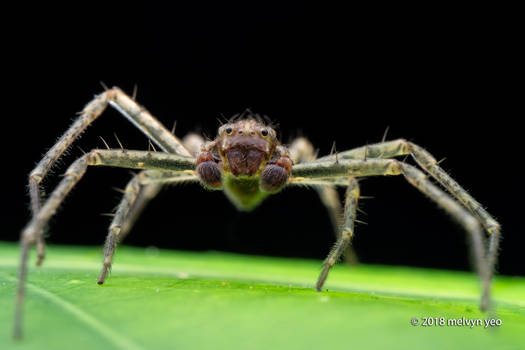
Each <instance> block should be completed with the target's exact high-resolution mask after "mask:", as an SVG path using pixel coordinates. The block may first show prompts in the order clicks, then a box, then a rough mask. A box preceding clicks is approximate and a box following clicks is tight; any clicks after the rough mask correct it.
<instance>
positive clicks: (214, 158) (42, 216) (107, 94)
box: [14, 87, 500, 338]
mask: <svg viewBox="0 0 525 350" xmlns="http://www.w3.org/2000/svg"><path fill="white" fill-rule="evenodd" d="M108 104H109V105H111V106H112V107H114V108H115V109H117V110H118V111H119V112H120V113H122V115H123V116H124V117H126V118H127V119H128V120H129V121H130V122H132V123H133V124H134V125H135V126H136V127H137V128H138V129H140V130H141V131H142V132H143V133H144V134H145V135H146V136H147V137H148V138H149V140H151V141H153V143H155V144H156V145H157V146H158V147H160V149H161V150H162V151H161V152H157V151H156V150H155V148H154V147H153V151H151V150H149V151H133V150H126V149H124V148H123V147H122V145H121V149H109V147H107V148H108V149H94V150H92V151H90V152H89V153H86V154H84V155H83V156H82V157H80V158H78V159H77V160H76V161H75V162H74V163H73V164H72V165H71V166H70V167H69V168H68V169H67V171H66V172H65V174H64V177H63V179H62V180H61V181H60V183H59V184H58V185H57V187H56V188H55V189H54V191H53V192H52V193H51V194H50V195H49V197H48V198H47V199H46V200H45V202H44V203H42V201H41V195H40V194H41V189H40V184H41V182H42V180H43V179H44V177H45V176H46V174H47V173H48V172H49V170H50V168H51V167H52V165H53V163H55V162H56V161H57V159H58V158H59V157H60V156H61V155H62V154H63V153H64V151H65V150H66V149H67V148H68V147H69V146H70V145H71V144H72V143H73V142H74V141H75V139H76V138H78V137H79V135H80V134H81V133H82V132H83V131H84V129H85V128H86V127H87V126H88V125H89V124H91V123H92V122H93V121H94V120H95V119H96V118H97V117H98V116H99V115H100V114H101V113H102V112H103V111H104V109H105V108H106V107H107V105H108ZM151 141H150V142H151ZM119 143H120V142H119ZM152 146H153V145H152ZM405 155H411V156H412V157H413V159H414V160H415V162H416V163H417V165H419V167H420V168H418V167H416V166H413V165H410V164H407V163H405V162H402V161H399V160H397V159H395V157H397V156H405ZM89 166H110V167H120V168H130V169H140V170H142V171H141V172H139V173H138V174H136V175H134V177H133V178H132V179H131V180H130V181H129V183H128V185H127V186H126V188H125V191H124V195H123V198H122V201H121V202H120V204H119V206H118V209H117V211H116V213H115V215H114V217H113V220H112V222H111V225H110V227H109V233H108V235H107V239H106V243H105V247H104V261H103V265H102V269H101V272H100V276H99V278H98V281H97V283H98V284H103V283H104V281H105V279H106V275H107V272H108V270H109V269H110V267H111V261H112V258H113V254H114V253H115V248H116V246H117V244H118V243H119V242H120V241H122V239H123V238H124V237H125V236H126V234H127V233H128V232H129V231H130V229H131V227H132V225H133V223H134V221H135V220H136V218H137V216H138V215H139V214H140V212H141V210H142V209H143V208H144V207H145V205H146V204H147V203H148V202H149V201H150V200H151V199H152V198H153V197H155V195H156V194H157V193H158V192H159V190H160V188H161V186H162V185H163V184H174V183H181V182H188V181H190V182H199V183H201V184H202V185H203V186H204V187H205V188H207V189H210V190H222V191H223V192H224V194H225V195H226V196H227V197H228V199H229V200H230V201H231V202H232V203H233V204H234V205H235V206H236V207H237V208H238V209H239V210H242V211H250V210H252V209H254V208H255V207H256V206H258V205H259V204H260V203H261V202H262V201H263V200H264V199H265V198H266V197H268V196H270V195H272V194H276V193H278V192H279V191H281V190H282V189H283V188H284V187H286V186H296V185H310V186H313V187H314V188H315V189H316V190H317V191H318V193H319V195H320V197H321V200H322V202H323V203H324V204H325V205H326V206H327V207H328V209H329V212H330V213H331V218H332V222H333V223H334V225H336V226H337V227H338V228H339V232H338V238H337V241H336V243H335V245H334V246H333V248H332V250H331V251H330V253H329V254H328V256H327V258H326V260H325V261H324V262H323V268H322V271H321V273H320V276H319V278H318V280H317V283H316V286H315V288H316V289H317V291H321V289H322V287H323V285H324V283H325V281H326V278H327V276H328V273H329V271H330V268H331V267H332V266H334V264H335V263H336V262H337V261H338V259H339V258H340V257H341V255H342V254H343V252H344V251H345V249H346V248H347V247H348V246H349V243H350V240H351V238H352V236H353V235H354V222H355V221H356V210H357V203H358V199H359V186H358V183H357V181H356V178H358V177H365V176H385V175H402V176H404V178H405V179H406V180H407V181H408V182H409V183H410V184H411V185H413V186H414V187H416V188H417V189H418V190H420V191H421V192H423V193H424V194H425V195H427V196H428V197H429V198H430V199H431V200H433V201H434V202H436V203H437V204H438V205H439V206H440V207H441V208H442V209H444V210H445V211H446V212H448V213H449V214H450V215H451V216H452V217H453V218H454V219H455V220H456V221H457V222H459V224H461V225H462V226H463V228H464V229H465V230H466V231H467V233H468V234H469V236H470V238H471V242H472V244H471V249H472V252H473V257H474V265H475V268H476V270H477V273H478V275H479V279H480V285H481V300H480V309H481V310H482V311H485V310H487V309H488V308H489V305H490V286H491V280H492V276H493V271H494V265H495V263H496V257H497V251H498V244H499V238H500V225H499V224H498V223H497V222H496V220H494V219H493V218H492V216H491V215H490V214H489V213H488V212H487V211H486V210H485V209H484V208H483V207H482V206H481V205H480V204H479V203H478V202H477V201H476V200H474V198H472V197H471V196H470V195H469V194H468V193H467V192H466V191H465V190H464V189H463V188H462V187H461V186H460V185H459V184H458V183H457V182H456V181H454V180H453V179H452V178H451V177H450V176H449V175H448V174H447V173H446V172H445V171H443V170H442V169H441V167H440V166H439V165H438V162H437V161H436V160H435V159H434V157H433V156H432V155H431V154H430V153H428V152H427V151H426V150H424V149H423V148H422V147H420V146H418V145H416V144H414V143H412V142H409V141H406V140H404V139H398V140H394V141H387V142H385V141H383V142H380V143H377V144H371V145H367V146H363V147H358V148H355V149H352V150H348V151H344V152H340V153H336V154H331V155H327V156H324V157H320V158H317V157H316V154H315V152H314V148H313V146H312V144H311V143H310V142H309V141H308V140H307V139H305V138H298V139H296V140H295V141H293V142H292V143H291V144H290V146H289V147H285V146H284V145H282V144H280V142H279V141H278V139H277V135H276V132H275V130H274V129H273V128H272V127H271V126H270V125H265V123H264V122H263V121H262V119H261V118H260V117H258V116H257V115H254V114H251V113H244V114H242V115H240V116H238V117H237V118H234V119H232V120H230V122H228V123H226V124H223V125H222V126H220V127H219V129H218V133H217V136H216V138H215V139H214V140H212V141H207V142H205V141H204V140H203V138H202V137H200V136H198V135H196V134H190V135H188V136H186V137H185V138H183V139H182V140H180V139H178V138H177V137H176V136H175V135H174V134H173V133H172V132H170V131H169V130H167V129H166V128H165V127H164V126H163V125H162V124H161V123H160V122H159V121H157V120H156V119H155V118H154V117H153V116H152V115H151V114H149V113H148V112H147V111H146V110H145V109H144V108H143V107H141V106H140V105H138V104H137V103H136V102H135V99H134V98H131V97H129V96H128V95H126V94H125V93H124V92H123V91H122V90H120V89H119V88H116V87H115V88H112V89H106V90H105V91H104V92H103V93H101V94H100V95H97V96H96V97H95V98H94V99H93V100H92V101H90V102H89V103H88V104H87V105H86V106H85V107H84V109H83V111H82V112H81V113H80V115H79V117H78V118H77V119H76V120H75V121H74V123H73V125H71V126H70V128H69V129H68V130H67V131H66V133H65V134H63V135H62V137H61V138H60V139H59V141H58V142H57V143H56V144H55V145H54V146H53V147H52V148H51V149H50V150H49V151H48V152H47V153H46V154H45V156H44V158H43V159H42V160H41V161H40V162H39V163H38V165H37V166H36V167H35V169H34V170H33V171H32V172H31V173H30V175H29V189H30V197H31V209H32V214H33V217H32V219H31V221H30V222H29V223H28V224H27V226H25V228H24V229H23V230H22V233H21V240H20V245H21V260H20V269H19V285H18V290H17V299H16V311H15V328H14V335H15V337H17V338H20V337H21V334H22V306H23V299H24V284H25V279H26V270H27V258H28V253H29V249H30V247H31V246H32V245H33V244H36V249H37V255H38V259H37V265H40V264H41V263H42V260H43V259H44V253H45V246H44V240H43V230H44V228H45V226H46V224H47V223H48V221H49V220H50V218H51V217H52V216H53V214H54V213H55V211H56V210H57V208H58V207H59V205H60V204H61V203H62V201H63V200H64V198H65V197H66V196H67V194H68V193H69V192H70V191H71V189H72V188H73V187H74V186H75V185H76V184H77V183H78V181H79V180H80V179H81V178H82V176H83V175H84V174H85V172H86V170H87V168H88V167H89ZM428 175H429V176H430V177H432V178H433V179H434V180H436V181H437V182H438V183H439V184H440V185H441V186H442V187H443V188H444V189H445V190H446V191H445V190H443V189H441V188H440V187H438V186H437V185H435V184H434V183H433V182H432V181H430V180H429V178H428V177H427V176H428ZM338 186H342V187H346V192H345V200H344V210H342V209H343V208H341V204H340V203H339V200H338V195H337V191H336V190H335V188H336V187H338ZM447 192H448V193H447ZM339 210H341V212H342V214H343V215H342V217H341V218H340V220H339V215H338V211H339ZM483 229H484V230H485V231H486V232H487V233H488V235H489V237H490V241H489V243H488V246H487V244H486V243H485V235H484V231H483Z"/></svg>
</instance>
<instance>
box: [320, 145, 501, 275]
mask: <svg viewBox="0 0 525 350" xmlns="http://www.w3.org/2000/svg"><path fill="white" fill-rule="evenodd" d="M403 155H412V157H413V158H414V160H415V161H416V163H417V164H418V165H419V166H421V168H423V169H424V170H425V171H426V172H427V173H428V174H430V175H431V176H432V177H433V178H434V179H436V180H437V181H438V182H439V183H440V184H441V185H442V186H443V187H444V188H445V189H446V190H447V191H448V192H449V193H451V194H452V195H453V196H454V197H455V198H456V199H457V200H458V201H459V202H461V203H462V204H463V205H464V206H465V208H467V209H468V210H469V211H470V212H471V213H472V214H473V215H474V216H476V217H477V218H478V219H479V220H480V222H481V224H482V225H483V227H484V228H485V230H486V231H487V232H488V233H489V235H490V242H489V248H488V269H489V276H490V278H492V275H493V273H494V267H495V265H496V260H497V255H498V247H499V242H500V239H501V227H500V224H499V223H498V222H497V221H496V220H495V219H494V218H493V217H492V216H491V215H490V214H489V213H488V212H487V211H486V210H485V208H483V206H482V205H481V204H480V203H479V202H477V201H476V200H475V199H474V198H473V197H472V196H471V195H470V194H469V193H468V192H467V191H466V190H465V189H463V188H462V187H461V186H460V185H459V184H458V183H457V182H456V181H455V180H454V179H452V177H450V175H448V174H447V173H446V172H445V171H444V170H443V169H442V168H441V167H440V166H439V162H438V161H437V160H436V159H435V158H434V157H433V156H432V155H431V154H430V153H429V152H428V151H426V150H425V149H423V148H422V147H421V146H418V145H416V144H415V143H412V142H409V141H407V140H404V139H398V140H393V141H388V142H381V143H377V144H372V145H367V146H363V147H359V148H355V149H352V150H349V151H345V152H341V153H339V154H338V158H339V159H367V158H392V157H397V156H403ZM328 160H332V161H334V160H335V156H333V155H331V156H326V157H322V158H319V159H317V161H328Z"/></svg>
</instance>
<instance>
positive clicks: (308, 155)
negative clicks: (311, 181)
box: [288, 137, 359, 265]
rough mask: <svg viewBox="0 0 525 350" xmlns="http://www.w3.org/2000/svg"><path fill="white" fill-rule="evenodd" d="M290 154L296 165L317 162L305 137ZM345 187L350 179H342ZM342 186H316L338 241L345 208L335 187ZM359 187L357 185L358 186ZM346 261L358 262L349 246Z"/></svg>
mask: <svg viewBox="0 0 525 350" xmlns="http://www.w3.org/2000/svg"><path fill="white" fill-rule="evenodd" d="M288 150H289V152H290V158H291V159H292V161H293V163H294V164H300V163H305V162H310V161H313V160H315V158H316V154H315V150H314V147H313V145H312V143H311V142H310V141H308V139H306V138H304V137H299V138H297V139H295V140H294V141H293V142H292V144H291V145H290V147H289V148H288ZM342 180H343V183H342V185H343V186H347V185H348V179H342ZM337 185H341V184H318V185H314V186H313V187H314V189H315V190H316V192H317V194H318V195H319V199H320V200H321V203H323V205H324V206H325V208H326V210H327V211H328V215H329V217H330V222H331V223H332V229H333V232H334V234H335V236H336V239H339V238H340V230H341V226H342V225H343V208H342V205H341V199H340V198H339V194H338V193H337V190H336V189H335V186H337ZM356 186H357V184H356ZM343 254H344V260H345V261H346V262H347V263H349V264H350V265H355V264H357V262H358V260H359V259H358V258H357V254H356V253H355V251H354V249H353V248H352V246H350V245H347V246H346V249H345V250H344V253H343Z"/></svg>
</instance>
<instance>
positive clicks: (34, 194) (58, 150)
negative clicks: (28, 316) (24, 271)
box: [29, 87, 191, 265]
mask: <svg viewBox="0 0 525 350" xmlns="http://www.w3.org/2000/svg"><path fill="white" fill-rule="evenodd" d="M108 104H110V105H111V106H112V107H114V108H115V109H117V110H118V111H119V112H120V113H122V115H123V116H125V117H126V118H127V119H128V120H129V121H130V122H132V123H133V124H134V125H135V126H136V127H137V128H138V129H139V130H141V131H142V132H143V133H144V134H145V135H146V136H148V137H149V138H150V139H151V140H153V142H155V143H156V144H157V145H158V146H159V147H160V148H161V149H162V150H164V151H165V152H170V153H176V154H180V155H184V156H190V155H191V154H190V152H189V151H188V150H187V149H186V148H185V147H184V146H183V144H182V142H181V141H180V140H179V139H178V138H177V137H175V136H174V135H173V134H172V133H170V132H169V131H168V130H167V129H166V128H165V127H164V126H163V125H162V124H161V123H160V122H159V121H158V120H157V119H155V118H154V117H153V116H152V115H151V114H149V113H148V111H146V110H145V109H144V108H143V107H141V106H140V105H138V104H137V103H136V102H135V101H134V100H133V99H132V98H131V97H129V96H128V95H126V94H125V93H124V92H123V91H122V90H120V89H119V88H116V87H115V88H112V89H110V90H107V91H105V92H103V93H101V94H100V95H98V96H96V97H95V98H94V99H93V100H92V101H91V102H89V103H88V104H87V105H86V106H85V107H84V109H83V110H82V112H81V113H80V115H79V116H78V117H77V118H76V120H75V121H74V122H73V124H72V125H71V126H70V127H69V129H68V130H67V131H66V132H65V133H64V134H63V135H62V137H60V139H59V140H58V142H57V143H56V144H55V145H54V146H53V147H51V149H50V150H49V151H47V153H46V154H45V156H44V157H43V158H42V160H40V162H39V163H38V164H37V166H36V167H35V168H34V169H33V170H32V171H31V173H30V174H29V193H30V197H31V212H32V215H33V216H36V215H37V213H38V212H39V211H40V208H41V206H42V205H41V188H40V184H41V182H42V181H43V179H44V178H45V176H46V175H47V173H48V172H49V170H50V169H51V167H52V166H53V164H54V163H55V162H56V161H57V160H58V159H59V158H60V157H61V156H62V154H63V153H64V152H65V151H66V150H67V149H68V148H69V147H70V146H71V144H72V143H73V142H74V141H75V140H76V139H77V138H78V137H79V136H80V135H81V134H82V132H83V131H84V130H85V129H86V128H87V127H88V126H89V125H90V124H91V123H92V122H93V121H95V119H97V118H98V117H99V116H100V115H101V114H102V112H104V110H105V109H106V107H107V105H108ZM42 236H43V234H42V232H41V233H40V234H38V235H37V239H36V243H37V254H38V260H37V265H40V264H41V263H42V260H43V259H44V255H45V244H44V239H43V237H42Z"/></svg>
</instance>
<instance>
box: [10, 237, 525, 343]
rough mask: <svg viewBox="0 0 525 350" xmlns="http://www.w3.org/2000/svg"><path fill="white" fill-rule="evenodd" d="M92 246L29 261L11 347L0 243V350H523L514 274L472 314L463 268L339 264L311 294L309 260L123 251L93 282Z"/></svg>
mask: <svg viewBox="0 0 525 350" xmlns="http://www.w3.org/2000/svg"><path fill="white" fill-rule="evenodd" d="M100 250H101V249H100V248H98V247H97V248H93V247H71V246H51V247H49V249H48V254H47V258H46V261H45V262H44V266H43V267H41V268H36V267H32V266H33V263H34V261H32V263H31V268H30V272H29V275H28V282H29V283H28V288H27V293H26V295H27V303H26V307H25V314H24V316H25V318H24V330H25V337H24V339H23V341H21V342H14V341H12V340H11V339H10V333H11V331H12V315H13V301H14V295H15V286H16V271H17V263H18V247H17V246H16V245H15V244H12V243H0V310H1V311H0V348H1V349H20V350H22V349H54V350H60V349H68V350H69V349H97V350H101V349H132V350H140V349H214V350H215V349H314V348H316V349H329V348H333V349H335V348H337V349H360V348H366V349H370V348H372V349H375V348H377V349H379V348H381V349H426V350H428V349H445V348H462V349H477V350H479V349H489V348H497V349H525V278H523V277H507V276H497V277H496V279H495V283H494V287H493V294H494V297H495V302H496V305H497V307H496V311H495V314H483V313H481V312H479V310H478V298H479V287H478V281H477V277H476V276H475V275H474V274H473V273H469V272H457V271H441V270H431V269H420V268H407V267H391V266H378V265H359V266H355V267H348V266H346V265H345V264H339V265H338V266H336V267H335V268H334V269H333V272H332V273H331V274H330V276H329V278H328V281H327V283H326V285H325V287H326V289H327V291H324V292H322V293H318V292H316V291H315V290H314V289H313V285H314V283H315V281H316V278H317V275H318V273H319V271H320V265H321V262H320V261H315V260H305V259H289V258H273V257H272V258H270V257H260V256H245V255H237V254H230V253H220V252H204V253H195V252H182V251H168V250H157V249H153V248H149V249H140V248H131V247H125V246H124V247H120V248H119V249H118V251H117V253H116V256H115V261H114V267H113V271H112V274H111V276H110V277H109V278H108V280H107V281H106V284H104V285H103V286H99V285H97V284H96V279H97V277H98V272H99V269H100V266H101V255H100ZM414 317H417V318H418V319H419V321H420V325H419V326H412V325H411V319H412V318H414ZM425 317H426V318H432V319H433V323H439V321H440V318H443V320H444V322H445V324H446V325H443V326H440V325H428V326H422V325H421V323H423V322H424V318H425ZM435 318H437V321H438V322H436V319H435ZM487 318H489V319H490V318H494V319H499V320H501V326H488V327H485V324H484V322H485V320H486V319H487ZM478 319H479V320H481V322H482V323H483V325H476V326H473V327H472V326H457V325H456V326H453V325H448V323H449V322H453V321H450V320H454V322H456V323H457V322H461V321H460V320H463V321H462V322H466V321H467V320H473V321H475V322H479V321H476V320H478ZM427 323H430V321H429V320H428V319H427Z"/></svg>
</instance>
